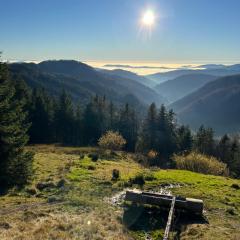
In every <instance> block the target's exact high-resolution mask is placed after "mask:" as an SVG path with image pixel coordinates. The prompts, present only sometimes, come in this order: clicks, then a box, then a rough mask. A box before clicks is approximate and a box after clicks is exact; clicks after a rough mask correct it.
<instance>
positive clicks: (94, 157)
mask: <svg viewBox="0 0 240 240" xmlns="http://www.w3.org/2000/svg"><path fill="white" fill-rule="evenodd" d="M88 157H89V158H91V159H92V161H93V162H96V161H97V160H98V158H99V156H98V154H97V153H90V154H88Z"/></svg>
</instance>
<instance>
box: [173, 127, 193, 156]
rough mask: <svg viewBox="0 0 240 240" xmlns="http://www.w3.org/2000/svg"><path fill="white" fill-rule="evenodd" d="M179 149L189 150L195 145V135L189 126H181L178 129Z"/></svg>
mask: <svg viewBox="0 0 240 240" xmlns="http://www.w3.org/2000/svg"><path fill="white" fill-rule="evenodd" d="M177 138H178V151H179V152H181V153H182V152H188V151H190V150H191V149H192V146H193V136H192V133H191V130H190V129H189V127H188V126H184V125H182V126H180V127H179V128H178V129H177Z"/></svg>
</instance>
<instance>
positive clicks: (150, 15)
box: [142, 10, 155, 26]
mask: <svg viewBox="0 0 240 240" xmlns="http://www.w3.org/2000/svg"><path fill="white" fill-rule="evenodd" d="M154 21H155V16H154V12H153V11H151V10H148V11H146V12H145V13H144V14H143V17H142V23H143V24H144V25H146V26H152V25H153V24H154Z"/></svg>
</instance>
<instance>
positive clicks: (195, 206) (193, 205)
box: [125, 190, 203, 215]
mask: <svg viewBox="0 0 240 240" xmlns="http://www.w3.org/2000/svg"><path fill="white" fill-rule="evenodd" d="M172 199H173V196H171V195H164V194H158V193H151V192H142V191H138V190H128V191H127V192H126V197H125V201H131V202H135V203H140V204H149V205H157V206H162V207H166V208H170V207H171V203H172ZM175 208H176V209H181V210H185V211H188V212H191V213H194V214H198V215H201V214H202V213H203V201H202V200H201V199H194V198H182V197H176V201H175Z"/></svg>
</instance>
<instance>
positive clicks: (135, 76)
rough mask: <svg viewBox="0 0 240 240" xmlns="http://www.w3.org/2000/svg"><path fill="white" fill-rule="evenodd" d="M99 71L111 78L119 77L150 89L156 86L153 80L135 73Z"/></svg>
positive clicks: (116, 70)
mask: <svg viewBox="0 0 240 240" xmlns="http://www.w3.org/2000/svg"><path fill="white" fill-rule="evenodd" d="M99 71H100V72H102V73H105V74H107V75H111V76H119V77H123V78H128V79H132V80H135V81H137V82H139V83H141V84H143V85H145V86H148V87H151V88H152V87H154V86H155V85H156V84H157V82H155V81H154V80H151V79H148V78H146V77H144V76H140V75H138V74H136V73H133V72H131V71H126V70H123V69H114V70H106V69H99Z"/></svg>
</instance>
